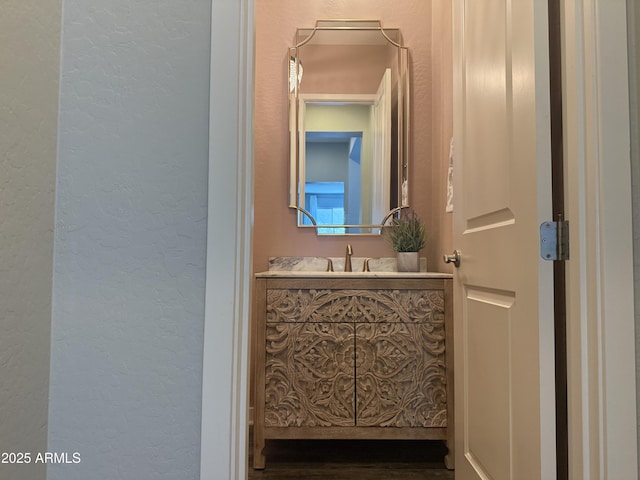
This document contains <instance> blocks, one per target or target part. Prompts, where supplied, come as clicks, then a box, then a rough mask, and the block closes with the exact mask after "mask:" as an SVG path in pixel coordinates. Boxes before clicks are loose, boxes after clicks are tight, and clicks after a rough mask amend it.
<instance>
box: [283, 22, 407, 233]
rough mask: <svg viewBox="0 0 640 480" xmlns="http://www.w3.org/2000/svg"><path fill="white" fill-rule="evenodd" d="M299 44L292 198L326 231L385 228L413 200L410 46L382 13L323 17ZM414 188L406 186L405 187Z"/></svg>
mask: <svg viewBox="0 0 640 480" xmlns="http://www.w3.org/2000/svg"><path fill="white" fill-rule="evenodd" d="M296 40H297V44H296V46H295V47H293V48H291V49H290V66H289V83H290V85H289V89H290V129H291V193H290V207H292V208H296V209H297V210H298V212H299V213H298V226H301V227H313V228H316V231H317V233H318V234H331V235H343V234H379V233H380V231H381V226H382V225H383V224H384V223H385V222H386V221H387V220H388V218H389V217H390V216H391V215H392V214H393V213H394V212H396V211H397V210H399V208H402V207H405V206H407V202H406V193H407V192H406V185H407V162H406V158H407V154H408V148H407V139H408V129H407V118H408V108H407V103H408V86H407V84H408V76H407V63H408V58H407V55H408V54H407V49H406V48H405V47H402V46H401V39H400V32H399V31H398V30H397V29H389V30H383V29H382V27H381V25H380V22H378V21H367V22H361V21H347V20H344V21H318V22H316V26H315V28H313V29H298V31H297V35H296ZM403 192H404V194H403Z"/></svg>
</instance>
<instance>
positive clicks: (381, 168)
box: [370, 68, 391, 224]
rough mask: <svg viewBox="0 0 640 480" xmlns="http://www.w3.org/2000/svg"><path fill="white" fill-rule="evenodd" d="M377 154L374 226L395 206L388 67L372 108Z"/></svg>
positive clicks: (373, 172)
mask: <svg viewBox="0 0 640 480" xmlns="http://www.w3.org/2000/svg"><path fill="white" fill-rule="evenodd" d="M371 121H372V128H371V131H372V132H373V152H372V155H371V159H372V168H371V197H370V198H371V223H374V224H376V223H380V222H382V220H383V219H384V217H385V215H387V213H389V210H390V205H391V200H390V197H391V192H390V190H391V188H390V182H389V179H390V178H391V69H390V68H387V69H386V70H385V72H384V75H383V76H382V79H381V80H380V84H379V85H378V91H377V93H376V100H375V102H374V104H373V106H372V107H371Z"/></svg>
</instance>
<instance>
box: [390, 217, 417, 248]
mask: <svg viewBox="0 0 640 480" xmlns="http://www.w3.org/2000/svg"><path fill="white" fill-rule="evenodd" d="M385 232H386V236H387V239H388V240H389V242H390V243H391V247H392V248H393V250H394V251H396V252H417V251H419V250H421V249H422V248H424V245H425V229H424V223H422V220H420V217H419V216H418V215H417V214H416V213H415V212H413V211H408V212H405V213H403V212H401V213H400V216H399V217H398V218H394V219H393V220H392V221H391V226H390V227H389V228H387V229H386V230H385Z"/></svg>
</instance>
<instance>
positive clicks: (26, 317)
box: [0, 0, 62, 480]
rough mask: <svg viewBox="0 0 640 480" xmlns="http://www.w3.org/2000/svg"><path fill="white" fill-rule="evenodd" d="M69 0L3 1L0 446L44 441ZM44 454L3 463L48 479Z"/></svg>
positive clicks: (27, 446)
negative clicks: (63, 24) (63, 16)
mask: <svg viewBox="0 0 640 480" xmlns="http://www.w3.org/2000/svg"><path fill="white" fill-rule="evenodd" d="M61 3H62V2H61V0H48V1H42V0H6V1H3V2H2V6H1V7H0V12H1V13H0V65H1V66H0V71H1V72H2V73H0V172H1V173H0V329H1V330H0V331H1V333H0V452H28V453H33V454H35V453H36V452H40V451H45V450H46V446H47V443H46V442H47V405H48V397H47V395H48V385H49V339H50V326H51V313H50V311H51V276H52V255H53V198H54V195H53V189H54V183H55V161H56V135H57V111H58V78H59V64H60V54H59V46H60V10H61ZM44 477H45V468H44V465H42V464H35V463H31V464H29V465H9V464H0V478H1V479H11V480H40V479H43V478H44Z"/></svg>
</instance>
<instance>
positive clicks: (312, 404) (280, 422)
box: [265, 323, 355, 427]
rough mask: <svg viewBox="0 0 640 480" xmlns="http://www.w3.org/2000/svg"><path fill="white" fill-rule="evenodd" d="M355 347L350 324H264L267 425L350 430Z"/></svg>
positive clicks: (352, 419) (353, 415) (352, 412)
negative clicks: (331, 427) (346, 427)
mask: <svg viewBox="0 0 640 480" xmlns="http://www.w3.org/2000/svg"><path fill="white" fill-rule="evenodd" d="M354 344H355V340H354V327H353V325H352V324H348V323H268V324H267V326H266V363H265V426H269V427H288V426H298V427H300V426H308V427H314V426H353V425H354V417H355V414H354V394H355V392H354V388H355V381H354V373H355V371H354V358H355V356H354Z"/></svg>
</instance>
